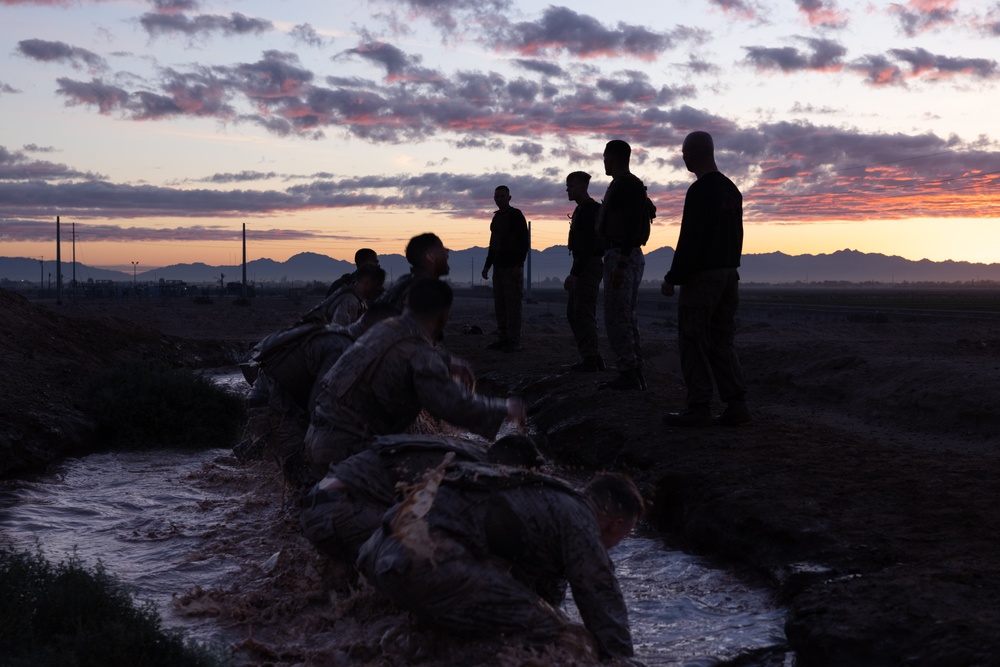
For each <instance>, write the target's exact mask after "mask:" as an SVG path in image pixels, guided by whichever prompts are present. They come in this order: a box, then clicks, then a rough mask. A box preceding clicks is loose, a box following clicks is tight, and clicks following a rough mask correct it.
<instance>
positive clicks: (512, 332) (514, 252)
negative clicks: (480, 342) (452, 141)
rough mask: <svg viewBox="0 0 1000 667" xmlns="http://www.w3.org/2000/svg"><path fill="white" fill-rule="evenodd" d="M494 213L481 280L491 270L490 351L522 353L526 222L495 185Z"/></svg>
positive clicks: (506, 190)
mask: <svg viewBox="0 0 1000 667" xmlns="http://www.w3.org/2000/svg"><path fill="white" fill-rule="evenodd" d="M493 201H494V202H496V205H497V212H496V213H494V214H493V221H492V222H490V249H489V252H488V253H487V255H486V264H485V265H484V266H483V280H488V279H489V277H490V267H493V307H494V310H495V311H496V317H497V330H498V332H499V337H498V340H497V341H496V342H494V343H490V344H489V345H487V348H489V349H491V350H503V351H504V352H519V351H520V350H521V300H522V299H523V297H524V259H525V258H526V257H527V256H528V246H529V239H528V223H527V221H526V220H525V219H524V214H523V213H521V210H520V209H516V208H514V207H513V206H511V205H510V188H508V187H507V186H506V185H498V186H497V188H496V190H494V191H493Z"/></svg>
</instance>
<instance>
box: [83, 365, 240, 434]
mask: <svg viewBox="0 0 1000 667" xmlns="http://www.w3.org/2000/svg"><path fill="white" fill-rule="evenodd" d="M82 408H83V409H84V410H85V411H86V412H87V413H88V414H89V415H90V416H91V417H92V418H94V419H95V420H96V422H97V427H98V432H97V436H98V438H99V439H100V441H101V442H103V443H105V444H107V445H108V446H109V447H111V448H114V449H143V448H153V447H180V448H185V449H194V448H201V447H232V446H233V444H234V443H235V442H236V441H237V440H238V438H239V436H240V434H241V432H242V430H243V426H244V424H245V423H246V410H245V407H244V401H243V399H242V398H241V397H239V396H236V395H234V394H233V393H231V392H229V391H227V390H226V389H224V388H223V387H220V386H218V385H216V384H215V383H213V382H212V381H211V380H208V379H206V378H205V377H202V376H200V375H198V374H196V373H194V372H192V371H189V370H179V369H175V368H170V367H169V366H166V365H165V364H162V363H155V362H154V363H146V362H123V363H120V364H117V365H115V366H112V367H109V368H107V369H105V370H104V371H103V372H101V373H98V374H96V375H94V376H93V377H92V378H91V379H90V380H89V381H88V382H86V383H85V386H84V393H83V400H82Z"/></svg>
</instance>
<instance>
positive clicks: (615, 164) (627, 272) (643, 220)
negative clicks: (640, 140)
mask: <svg viewBox="0 0 1000 667" xmlns="http://www.w3.org/2000/svg"><path fill="white" fill-rule="evenodd" d="M631 155H632V147H631V146H629V145H628V144H627V143H626V142H624V141H622V140H620V139H614V140H612V141H609V142H608V144H607V146H606V147H605V148H604V171H605V173H606V174H607V175H608V176H610V177H611V184H610V185H609V186H608V190H607V192H606V193H605V194H604V201H602V202H601V209H600V211H599V212H598V216H597V217H598V220H597V230H598V232H597V233H598V236H599V237H600V239H601V241H602V242H603V244H604V248H606V251H605V253H604V328H605V330H606V331H607V335H608V343H610V344H611V349H612V350H613V351H614V353H615V367H616V368H617V369H618V377H617V378H615V379H614V380H612V381H610V382H606V383H603V384H602V385H601V388H602V389H645V388H646V379H645V377H644V376H643V374H642V367H643V358H642V348H641V341H640V339H639V325H638V321H637V319H636V315H635V304H636V298H637V297H638V292H639V284H640V283H641V282H642V273H643V271H644V270H645V267H646V259H645V257H644V256H643V254H642V248H641V246H642V245H643V244H645V243H646V241H647V240H648V238H649V237H648V234H649V226H648V225H649V209H648V208H647V202H648V201H649V198H648V197H647V196H646V186H645V185H643V183H642V181H641V180H639V178H637V177H636V176H635V175H633V174H632V172H630V171H629V160H630V158H631Z"/></svg>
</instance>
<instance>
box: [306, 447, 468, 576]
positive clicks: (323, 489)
mask: <svg viewBox="0 0 1000 667" xmlns="http://www.w3.org/2000/svg"><path fill="white" fill-rule="evenodd" d="M449 453H454V460H455V461H482V460H483V458H484V456H485V455H486V446H485V445H482V444H478V443H474V442H470V441H467V440H456V439H453V438H446V437H443V436H433V435H409V434H400V435H386V436H382V437H380V438H377V439H376V440H375V442H373V443H372V444H371V446H370V447H369V448H368V449H366V450H365V451H363V452H360V453H358V454H355V455H354V456H351V457H349V458H347V459H345V460H343V461H341V462H340V463H335V464H333V465H331V466H330V470H329V472H328V473H327V474H326V477H324V478H323V479H322V480H321V481H320V482H319V483H317V484H316V485H315V486H313V488H312V489H310V490H309V493H308V494H306V496H305V497H304V498H303V500H302V511H301V513H300V521H301V523H302V533H303V535H305V537H306V538H307V539H308V540H309V541H310V542H312V543H313V544H314V545H315V546H316V548H318V549H320V550H321V551H324V552H326V553H328V554H329V555H331V556H336V557H339V558H343V559H344V560H347V561H349V562H351V563H353V562H354V560H355V559H356V558H357V556H358V549H359V548H360V547H361V545H362V543H364V541H365V540H367V539H368V538H369V537H370V536H371V534H372V533H374V532H375V529H377V528H378V526H379V523H380V522H381V520H382V516H383V515H384V514H385V512H386V510H388V509H389V508H390V507H392V505H394V504H396V503H397V502H399V501H400V500H402V498H403V497H402V493H401V490H400V488H399V486H398V485H399V483H400V482H402V483H403V484H407V485H409V484H413V483H414V482H416V481H417V480H418V479H419V478H420V477H421V476H422V475H423V474H424V473H425V472H426V471H427V470H429V469H432V468H435V467H437V466H439V465H441V462H442V461H443V460H444V457H445V456H446V455H447V454H449Z"/></svg>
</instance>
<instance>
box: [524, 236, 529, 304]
mask: <svg viewBox="0 0 1000 667" xmlns="http://www.w3.org/2000/svg"><path fill="white" fill-rule="evenodd" d="M527 278H528V290H527V292H526V293H525V295H524V300H525V301H527V302H528V303H531V220H528V275H527Z"/></svg>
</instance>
